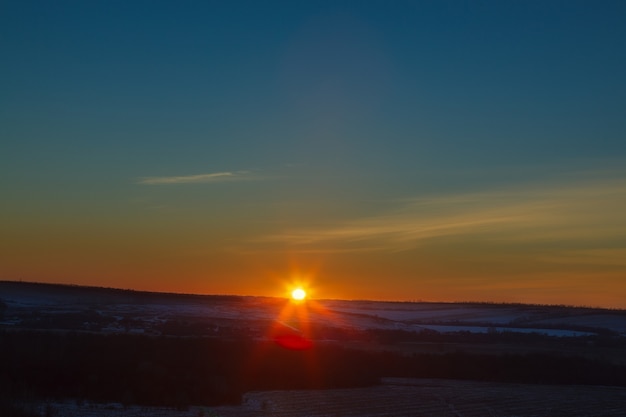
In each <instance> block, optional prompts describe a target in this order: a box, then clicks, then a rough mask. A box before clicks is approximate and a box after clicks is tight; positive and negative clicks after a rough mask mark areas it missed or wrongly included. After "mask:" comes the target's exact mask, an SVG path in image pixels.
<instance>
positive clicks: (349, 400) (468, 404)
mask: <svg viewBox="0 0 626 417" xmlns="http://www.w3.org/2000/svg"><path fill="white" fill-rule="evenodd" d="M383 382H384V383H383V384H381V385H377V386H373V387H367V388H347V389H330V390H297V391H294V390H289V391H262V392H251V393H248V394H246V395H244V397H243V403H242V404H241V405H239V406H219V407H206V406H200V407H199V406H194V407H190V408H189V409H187V410H174V409H171V408H164V407H140V406H126V407H124V406H122V405H121V404H115V403H108V404H95V405H94V404H80V405H78V404H76V403H74V402H65V403H53V404H47V405H39V406H38V407H37V410H38V412H40V413H41V415H46V410H48V413H49V414H50V415H57V416H64V417H199V416H204V417H270V416H271V417H329V416H333V417H341V416H346V417H347V416H351V417H383V416H393V417H433V416H435V417H461V416H462V417H539V416H541V417H543V416H546V417H548V416H552V417H623V416H625V415H626V388H618V387H596V386H581V385H573V386H572V385H570V386H563V385H554V386H546V385H524V384H502V383H488V382H472V381H454V380H429V379H411V380H401V379H387V380H384V381H383Z"/></svg>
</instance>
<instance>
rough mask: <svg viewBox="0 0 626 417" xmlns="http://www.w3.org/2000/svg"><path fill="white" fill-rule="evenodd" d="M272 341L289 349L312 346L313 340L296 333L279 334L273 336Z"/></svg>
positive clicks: (301, 348) (303, 348) (302, 348)
mask: <svg viewBox="0 0 626 417" xmlns="http://www.w3.org/2000/svg"><path fill="white" fill-rule="evenodd" d="M274 341H275V342H276V344H277V345H278V346H281V347H284V348H285V349H291V350H306V349H310V348H311V347H313V342H312V341H311V340H310V339H307V338H306V337H302V336H300V335H297V334H289V333H284V334H279V335H277V336H275V337H274Z"/></svg>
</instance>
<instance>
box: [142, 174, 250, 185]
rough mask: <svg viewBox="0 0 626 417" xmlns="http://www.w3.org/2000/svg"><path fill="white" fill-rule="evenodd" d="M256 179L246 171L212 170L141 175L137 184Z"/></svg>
mask: <svg viewBox="0 0 626 417" xmlns="http://www.w3.org/2000/svg"><path fill="white" fill-rule="evenodd" d="M253 179H258V177H255V176H254V175H252V174H251V173H250V172H248V171H235V172H213V173H209V174H197V175H183V176H173V177H143V178H139V179H138V180H137V184H145V185H167V184H194V183H208V182H227V181H248V180H253Z"/></svg>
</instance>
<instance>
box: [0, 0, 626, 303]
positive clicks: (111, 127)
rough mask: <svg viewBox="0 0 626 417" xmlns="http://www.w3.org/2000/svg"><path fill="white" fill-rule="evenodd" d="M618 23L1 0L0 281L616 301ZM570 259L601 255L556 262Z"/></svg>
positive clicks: (621, 99) (490, 11)
mask: <svg viewBox="0 0 626 417" xmlns="http://www.w3.org/2000/svg"><path fill="white" fill-rule="evenodd" d="M625 17H626V3H624V2H622V1H593V2H592V1H476V2H467V1H437V2H435V1H411V2H409V1H395V2H382V1H380V2H367V1H363V2H340V1H333V2H323V1H320V2H209V1H206V2H204V1H185V2H166V1H130V2H129V1H119V2H117V1H92V2H80V1H75V2H71V1H59V2H43V1H41V2H40V1H5V2H3V3H2V4H1V5H0V48H1V50H2V52H3V64H2V65H1V66H0V77H1V78H0V79H2V83H1V94H0V97H1V98H0V126H1V127H0V136H1V138H2V141H1V145H0V146H1V147H0V174H1V179H0V187H1V188H0V190H1V191H2V195H3V196H4V197H3V204H2V206H3V207H2V208H0V211H2V220H0V230H1V231H2V232H3V234H4V235H5V236H6V238H5V239H3V240H4V243H3V245H4V249H5V258H4V259H1V260H2V263H3V264H4V265H5V267H4V269H3V270H0V278H2V279H13V278H20V277H23V278H25V279H30V280H38V281H59V282H76V283H86V284H95V285H110V286H129V287H136V288H147V289H157V290H168V291H170V290H171V291H191V292H196V291H197V292H206V293H210V292H229V293H262V294H275V293H276V290H275V285H274V284H273V282H272V280H273V279H274V277H276V276H286V277H288V276H290V274H294V273H295V272H293V270H294V269H295V270H298V271H309V270H310V271H316V272H315V273H316V274H318V275H319V277H318V278H315V280H316V285H317V286H318V287H319V293H320V294H321V295H324V296H338V297H342V298H357V297H374V296H376V295H377V294H379V295H380V297H382V298H393V299H396V298H402V299H406V298H410V299H418V298H432V299H435V298H436V299H456V300H458V299H480V298H484V299H488V300H505V301H506V300H514V301H517V300H518V299H517V298H515V297H517V296H518V295H519V294H527V295H524V296H520V297H521V298H520V299H519V301H529V302H533V301H537V302H561V301H563V302H566V303H569V302H571V303H578V304H584V303H600V304H602V303H604V304H607V305H616V303H618V302H617V301H615V299H616V297H617V295H619V296H621V295H626V293H625V291H626V290H625V289H624V288H625V287H626V281H624V280H626V265H625V264H624V262H622V261H620V260H621V259H622V256H623V255H624V254H625V253H626V225H625V224H624V223H625V221H624V215H623V214H622V213H623V212H624V211H623V209H624V208H625V207H626V206H625V205H624V199H623V198H622V197H621V196H622V192H623V191H626V187H624V184H625V183H624V179H625V178H626V176H625V175H624V169H623V166H624V159H625V157H626V140H625V139H626V135H625V133H626V117H624V113H625V110H626V81H625V77H624V74H626V25H624V24H623V22H624V18H625ZM600 191H601V192H600ZM598 192H600V194H599V195H598ZM581 193H582V194H581ZM424 207H429V208H424ZM501 213H505V214H506V215H500V214H501ZM521 217H524V219H521ZM459 219H464V220H462V221H461V220H459ZM494 219H495V220H494ZM498 219H499V220H498ZM563 219H568V221H569V222H570V223H567V222H565V223H564V224H560V222H561V221H562V220H563ZM557 223H558V224H560V225H559V226H556V224H557ZM444 225H445V227H444ZM450 225H456V226H454V227H453V226H450ZM468 225H472V226H471V227H470V226H468ZM583 226H584V227H583ZM405 227H406V228H407V229H411V230H414V231H415V232H414V233H413V232H410V233H408V232H407V233H406V235H407V236H410V237H407V236H404V237H400V236H399V234H400V233H401V232H402V229H403V228H405ZM443 229H445V230H446V231H445V232H443V231H442V230H443ZM538 229H543V230H544V231H546V233H547V234H548V235H550V236H551V237H550V238H547V237H545V236H544V237H538V234H537V233H536V231H537V230H538ZM583 229H584V230H583ZM426 230H428V231H426ZM433 230H437V231H438V232H433ZM563 230H570V231H574V230H578V232H577V233H573V232H572V233H573V236H570V237H569V238H568V237H567V234H566V233H564V232H563ZM603 231H605V232H603ZM485 233H487V235H488V236H489V238H485V235H484V234H485ZM495 236H497V238H496V237H495ZM515 237H517V240H516V239H515ZM442 239H443V240H442ZM450 239H452V240H453V241H450ZM520 239H521V240H523V241H524V242H525V243H524V244H523V245H522V244H521V243H519V241H520ZM496 240H497V241H499V242H501V243H500V244H494V243H493V242H495V241H496ZM399 241H402V244H398V242H399ZM548 241H549V243H546V242H548ZM363 242H366V243H363ZM493 245H495V246H496V248H494V247H493ZM261 247H262V250H261ZM468 248H475V250H476V251H478V252H479V253H478V252H477V253H476V254H473V255H472V256H471V260H464V259H465V258H466V255H463V254H467V253H471V252H472V251H471V250H469V249H468ZM529 248H532V249H529ZM576 251H578V252H576ZM580 251H585V252H584V253H586V254H587V255H588V256H590V257H591V256H592V255H589V254H590V253H592V254H593V259H594V260H593V262H592V261H589V262H591V263H592V264H593V265H594V267H595V268H596V269H593V268H591V267H590V266H588V265H587V264H586V265H585V267H581V266H580V265H575V264H574V263H571V262H570V263H568V262H565V259H581V255H580ZM589 251H591V252H589ZM598 251H599V252H598ZM486 254H493V255H486ZM598 257H599V258H598ZM76 258H81V259H83V260H84V262H83V263H84V265H83V264H82V263H80V262H79V263H78V264H77V263H76ZM548 258H549V259H551V260H552V261H550V262H549V263H546V262H547V261H546V259H548ZM557 258H558V260H559V261H558V262H557V261H554V259H557ZM79 264H80V265H79ZM453 264H458V265H459V266H458V268H452V267H451V266H450V265H453ZM94 265H98V266H97V267H95V266H94ZM242 265H247V267H244V266H242ZM522 265H525V266H528V265H534V266H535V268H534V269H533V268H526V267H523V268H522ZM255 268H256V269H255ZM525 269H529V270H528V272H526V273H524V274H521V273H520V272H519V271H520V270H525ZM587 270H589V271H587ZM609 270H610V271H609ZM580 271H587V272H585V274H583V275H581V274H582V272H580ZM594 271H596V272H594ZM607 271H609V272H607ZM575 273H576V274H575ZM594 273H595V274H596V275H594ZM310 274H313V272H311V273H310ZM572 274H574V275H576V277H577V278H576V279H577V281H576V282H578V283H577V284H576V285H572V286H571V287H567V288H566V290H567V291H564V293H567V294H569V295H567V294H566V295H563V296H562V297H561V298H562V299H561V298H559V296H558V295H549V296H548V295H546V294H548V293H549V290H547V289H546V285H548V284H546V283H550V282H552V283H553V287H554V288H563V285H564V284H563V282H564V281H563V280H564V279H565V278H563V277H566V276H567V277H570V276H573V275H572ZM477 275H479V276H480V278H476V276H477ZM540 277H542V278H540ZM591 277H603V278H602V279H600V281H601V282H603V283H604V284H603V286H600V287H598V288H597V289H596V290H594V291H595V293H597V294H596V295H595V298H593V299H590V300H589V301H588V302H586V301H585V298H584V295H585V294H586V293H589V288H590V287H589V286H591V285H592V282H593V278H591ZM286 279H289V278H286ZM602 280H604V281H602ZM538 281H540V282H542V283H544V284H542V285H538V284H537V282H538ZM595 282H596V284H597V282H599V281H597V280H596V281H595ZM357 285H358V288H357V289H354V288H355V286H357ZM596 286H598V285H596ZM451 287H453V288H456V289H457V290H454V291H452V290H450V288H451ZM479 288H481V289H482V290H481V291H483V292H480V291H479V290H478V289H479ZM485 288H486V289H485ZM502 288H504V289H502ZM510 288H513V289H510ZM550 288H552V287H550ZM581 288H582V289H581ZM609 289H610V290H609ZM446 290H448V291H449V293H446ZM524 291H526V293H524ZM554 291H555V292H556V291H557V290H554ZM611 291H612V292H613V293H614V297H615V299H611V300H613V301H610V300H609V299H608V298H606V297H607V296H606V293H607V292H611ZM615 291H617V295H615ZM620 291H621V292H620ZM592 292H593V291H592ZM570 293H571V294H570ZM568 297H569V298H568ZM609 298H610V297H609Z"/></svg>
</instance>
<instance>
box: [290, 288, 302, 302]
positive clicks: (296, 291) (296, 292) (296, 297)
mask: <svg viewBox="0 0 626 417" xmlns="http://www.w3.org/2000/svg"><path fill="white" fill-rule="evenodd" d="M291 298H293V299H294V300H296V301H302V300H304V299H305V298H306V291H304V290H303V289H302V288H296V289H294V290H293V291H291Z"/></svg>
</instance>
